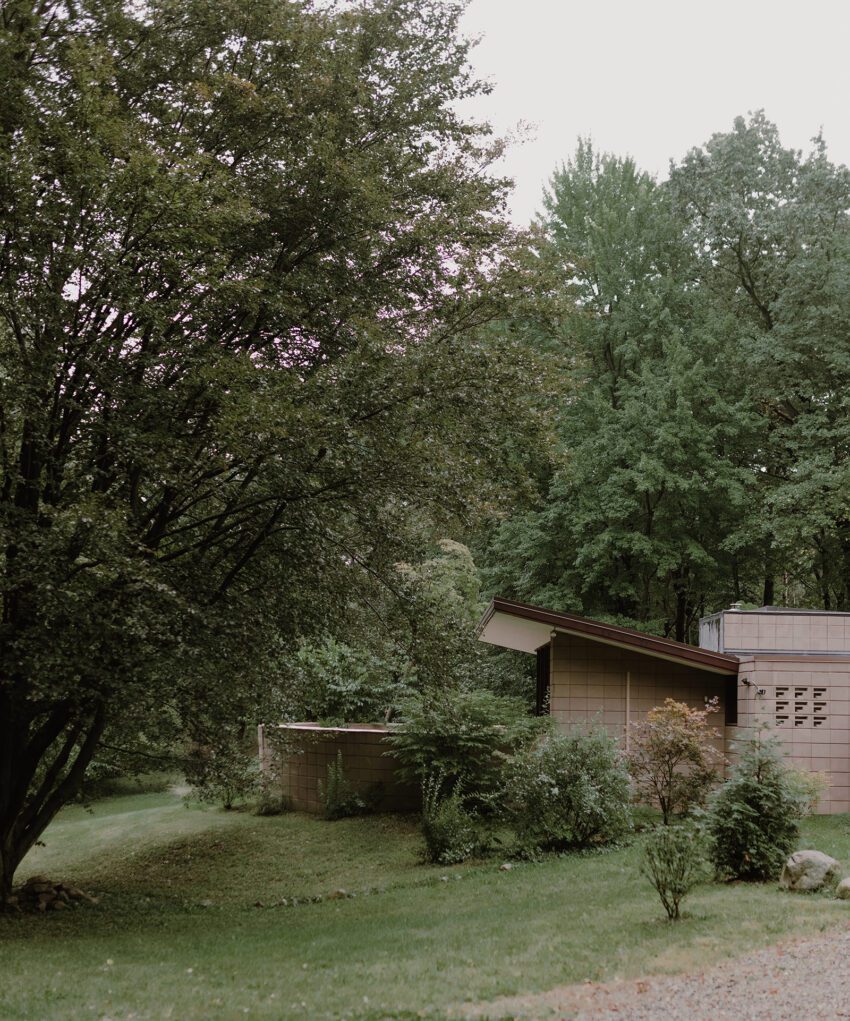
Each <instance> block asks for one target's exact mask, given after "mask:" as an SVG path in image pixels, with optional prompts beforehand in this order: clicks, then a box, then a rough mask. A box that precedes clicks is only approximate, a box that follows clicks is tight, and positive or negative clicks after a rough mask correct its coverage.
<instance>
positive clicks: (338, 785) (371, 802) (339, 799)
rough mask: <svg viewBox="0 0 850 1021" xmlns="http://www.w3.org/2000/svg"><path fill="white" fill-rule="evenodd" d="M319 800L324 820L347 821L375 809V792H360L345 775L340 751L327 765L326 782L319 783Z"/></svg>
mask: <svg viewBox="0 0 850 1021" xmlns="http://www.w3.org/2000/svg"><path fill="white" fill-rule="evenodd" d="M318 788H319V800H320V801H321V803H322V806H323V808H324V813H323V814H324V817H325V818H326V819H347V818H350V817H351V816H354V815H367V814H368V813H369V812H371V811H372V810H373V809H374V807H375V792H373V791H369V792H361V791H358V790H357V788H356V787H355V786H354V784H352V782H351V781H350V780H349V779H348V777H347V776H346V775H345V766H344V765H343V761H342V751H341V750H340V751H337V753H336V759H335V761H334V762H329V763H328V768H327V780H326V782H325V783H322V781H321V780H320V781H319V784H318Z"/></svg>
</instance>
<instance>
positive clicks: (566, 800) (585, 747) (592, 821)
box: [503, 727, 631, 850]
mask: <svg viewBox="0 0 850 1021" xmlns="http://www.w3.org/2000/svg"><path fill="white" fill-rule="evenodd" d="M503 797H504V801H503V811H504V814H505V817H506V819H507V820H508V822H509V823H510V825H511V826H512V828H513V829H514V831H515V832H516V834H517V837H518V839H519V841H520V844H521V845H522V846H523V848H524V849H526V850H534V849H540V850H566V849H577V848H585V847H590V846H592V845H598V844H605V843H610V842H611V841H613V840H617V839H618V838H619V837H621V836H623V834H624V833H626V832H627V831H628V830H629V828H630V826H631V813H630V805H629V802H630V784H629V774H628V771H627V770H626V766H625V764H624V762H623V758H622V755H621V753H620V750H619V747H618V746H617V742H616V741H615V740H614V739H613V738H611V737H609V736H608V734H607V732H606V731H605V730H604V729H603V728H601V727H591V728H586V729H583V728H576V729H574V730H572V731H571V732H569V733H566V734H561V733H553V734H550V735H548V736H547V737H546V738H545V739H544V740H543V741H541V742H540V743H539V744H537V745H536V746H535V747H533V748H531V749H528V750H526V751H524V752H521V753H520V754H519V755H517V756H516V757H515V758H514V760H513V762H512V763H511V765H510V766H509V768H508V770H507V779H506V782H505V786H504V795H503Z"/></svg>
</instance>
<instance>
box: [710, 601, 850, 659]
mask: <svg viewBox="0 0 850 1021" xmlns="http://www.w3.org/2000/svg"><path fill="white" fill-rule="evenodd" d="M718 617H719V618H722V621H721V625H720V630H721V643H722V644H721V649H720V651H721V652H733V653H735V652H786V653H794V652H809V653H842V652H843V653H847V654H848V655H850V614H846V613H789V612H777V611H768V612H765V613H759V612H757V611H746V612H743V613H741V612H735V611H729V610H726V611H724V612H723V613H722V614H718V615H717V617H714V618H709V619H708V620H716V619H717V618H718ZM703 623H705V624H706V625H707V623H708V621H705V622H703ZM706 636H707V631H706ZM704 637H705V636H704V634H703V627H702V626H701V627H700V644H702V641H703V639H704Z"/></svg>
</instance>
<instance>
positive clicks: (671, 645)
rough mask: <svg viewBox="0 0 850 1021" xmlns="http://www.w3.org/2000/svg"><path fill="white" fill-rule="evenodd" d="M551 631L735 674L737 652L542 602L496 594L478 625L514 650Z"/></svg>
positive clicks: (485, 635) (534, 644)
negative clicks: (579, 614) (549, 606)
mask: <svg viewBox="0 0 850 1021" xmlns="http://www.w3.org/2000/svg"><path fill="white" fill-rule="evenodd" d="M553 634H565V635H576V636H578V637H580V638H586V639H589V640H590V641H592V642H599V643H600V644H601V645H610V646H614V647H615V648H618V649H626V650H628V651H630V652H636V653H639V654H640V655H643V656H653V657H654V658H656V659H663V660H667V661H668V662H671V663H681V664H684V665H686V666H692V667H696V668H697V669H699V670H707V671H708V672H709V673H715V674H723V675H724V676H727V677H728V676H735V675H737V673H738V657H737V656H729V655H726V654H725V653H722V652H710V651H709V650H708V649H698V648H696V647H695V646H693V645H686V644H685V643H684V642H674V641H673V640H672V639H670V638H659V637H657V636H656V635H647V634H644V633H643V632H642V631H635V630H633V629H632V628H624V627H618V626H617V625H615V624H605V623H604V622H603V621H599V620H589V619H588V618H586V617H577V616H575V615H574V614H571V613H558V612H557V611H555V610H547V609H545V608H543V607H541V606H528V605H526V604H525V603H514V602H512V601H511V600H509V599H500V598H499V597H496V598H495V599H494V600H493V601H492V603H490V605H489V606H488V607H487V610H486V611H485V613H484V616H483V617H482V618H481V623H480V624H479V625H478V637H479V638H480V639H481V641H483V642H489V643H490V644H491V645H500V646H502V647H503V648H506V649H516V650H517V651H518V652H534V651H535V650H536V649H539V648H540V646H541V645H546V644H547V643H548V642H549V639H550V638H551V637H552V635H553Z"/></svg>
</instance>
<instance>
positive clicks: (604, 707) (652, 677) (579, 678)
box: [549, 634, 726, 751]
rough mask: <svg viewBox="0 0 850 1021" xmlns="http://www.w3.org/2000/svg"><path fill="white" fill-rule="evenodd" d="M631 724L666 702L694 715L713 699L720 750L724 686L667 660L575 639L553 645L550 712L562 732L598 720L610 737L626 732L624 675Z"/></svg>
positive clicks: (720, 679) (713, 677)
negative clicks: (684, 706)
mask: <svg viewBox="0 0 850 1021" xmlns="http://www.w3.org/2000/svg"><path fill="white" fill-rule="evenodd" d="M627 673H628V688H629V695H628V702H629V719H630V721H631V722H638V721H640V720H642V719H643V718H644V717H645V715H646V713H647V712H648V711H649V710H650V709H652V708H653V707H654V706H657V705H661V703H662V702H663V701H664V700H665V699H666V698H673V699H676V701H678V702H685V703H686V704H687V705H690V706H693V707H694V708H695V709H702V708H704V707H705V702H706V699H709V698H714V697H716V698H717V699H718V701H719V706H720V711H719V712H718V713H716V714H715V715H714V716H713V717H711V718H710V719H711V725H712V726H713V727H715V728H716V729H718V730H719V731H720V734H721V736H720V738H719V739H718V740H717V742H716V744H717V747H718V749H719V750H721V751H722V750H723V745H724V741H723V736H722V735H723V721H724V709H725V688H726V685H725V680H724V678H723V677H721V676H720V675H718V674H713V673H710V672H707V671H705V670H698V669H696V668H695V667H689V666H684V665H682V664H678V663H672V662H670V661H668V660H664V659H659V658H656V657H654V656H647V655H644V654H641V653H635V652H629V651H627V650H625V649H618V648H616V647H614V646H611V645H604V644H602V643H600V642H594V641H589V640H588V639H586V638H579V637H577V636H573V635H564V634H558V635H556V636H555V637H554V638H553V639H552V654H551V676H550V692H549V702H550V712H551V714H552V716H553V717H554V718H555V719H556V720H557V721H558V722H559V723H561V724H563V725H564V726H569V725H571V724H575V723H582V722H587V721H590V720H593V719H599V720H600V722H602V723H603V724H604V725H605V727H606V729H607V730H608V733H609V734H611V735H612V736H613V737H617V738H623V737H624V735H625V730H626V675H627Z"/></svg>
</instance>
